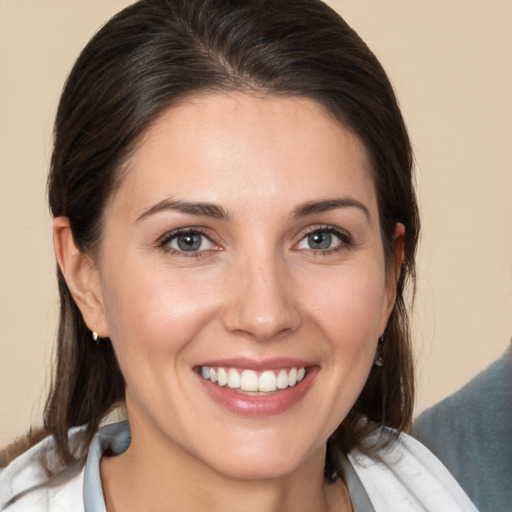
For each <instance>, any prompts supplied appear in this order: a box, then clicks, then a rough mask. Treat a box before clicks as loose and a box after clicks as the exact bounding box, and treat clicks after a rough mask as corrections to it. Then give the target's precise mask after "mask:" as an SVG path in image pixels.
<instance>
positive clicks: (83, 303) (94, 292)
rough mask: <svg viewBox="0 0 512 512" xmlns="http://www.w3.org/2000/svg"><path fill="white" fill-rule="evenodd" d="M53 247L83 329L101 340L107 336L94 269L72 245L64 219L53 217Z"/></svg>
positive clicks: (91, 260)
mask: <svg viewBox="0 0 512 512" xmlns="http://www.w3.org/2000/svg"><path fill="white" fill-rule="evenodd" d="M53 248H54V251H55V256H56V258H57V262H58V264H59V267H60V270H61V272H62V274H63V276H64V279H65V280H66V284H67V285H68V288H69V291H70V292H71V295H72V296H73V298H74V300H75V302H76V305H77V306H78V308H79V309H80V311H81V313H82V316H83V318H84V321H85V323H86V325H87V327H88V328H89V329H90V330H91V331H95V332H96V333H98V335H99V336H100V337H101V338H106V337H108V327H107V322H106V319H105V310H104V306H103V296H102V291H101V279H100V274H99V271H98V268H97V266H96V265H95V263H94V261H93V259H92V257H91V256H89V255H88V254H86V253H84V252H82V251H80V250H79V249H78V247H77V246H76V245H75V240H74V238H73V233H72V232H71V228H70V226H69V219H68V218H67V217H57V218H56V219H55V220H54V222H53Z"/></svg>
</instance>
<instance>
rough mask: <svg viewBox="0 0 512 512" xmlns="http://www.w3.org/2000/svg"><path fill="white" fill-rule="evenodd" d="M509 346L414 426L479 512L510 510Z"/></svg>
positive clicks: (511, 365) (511, 416)
mask: <svg viewBox="0 0 512 512" xmlns="http://www.w3.org/2000/svg"><path fill="white" fill-rule="evenodd" d="M511 348H512V347H509V350H507V352H505V354H503V356H502V357H500V358H499V359H498V360H497V361H495V362H494V363H493V364H491V365H490V366H489V367H488V368H486V369H485V370H484V371H483V372H482V373H480V374H479V375H477V376H476V377H475V378H474V379H473V380H471V381H470V382H469V383H468V384H467V385H466V386H464V387H463V388H462V389H461V390H459V391H458V392H457V393H455V394H453V395H451V396H449V397H448V398H446V399H445V400H443V401H442V402H440V403H439V404H437V405H435V406H434V407H432V408H430V409H428V410H427V411H425V412H424V413H423V414H421V416H420V417H419V418H418V420H417V421H416V423H415V425H414V428H413V435H414V436H415V437H416V438H417V439H418V440H419V441H421V442H422V443H423V444H425V445H426V446H427V447H428V448H429V449H430V450H431V451H432V452H434V454H435V455H436V456H437V457H438V458H439V459H440V460H441V462H443V463H444V465H445V466H446V467H447V468H448V469H449V470H450V472H451V473H452V474H453V476H454V477H455V478H456V479H457V480H458V482H459V484H460V485H461V487H462V488H463V489H464V490H465V491H466V493H467V494H468V496H469V497H470V498H471V499H472V500H473V502H474V503H475V505H476V506H477V508H478V509H479V510H480V512H510V511H511V510H512V350H511Z"/></svg>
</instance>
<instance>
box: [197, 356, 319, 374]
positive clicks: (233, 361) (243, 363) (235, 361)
mask: <svg viewBox="0 0 512 512" xmlns="http://www.w3.org/2000/svg"><path fill="white" fill-rule="evenodd" d="M202 366H208V367H210V368H211V367H222V368H238V369H241V370H254V371H256V372H258V371H261V372H263V371H265V370H275V369H282V368H308V367H310V366H315V364H314V363H312V362H311V361H305V360H301V359H294V358H289V357H275V358H270V359H264V360H257V359H248V358H245V357H235V358H230V359H216V360H208V361H204V362H202V363H200V364H198V365H196V367H198V368H200V367H202Z"/></svg>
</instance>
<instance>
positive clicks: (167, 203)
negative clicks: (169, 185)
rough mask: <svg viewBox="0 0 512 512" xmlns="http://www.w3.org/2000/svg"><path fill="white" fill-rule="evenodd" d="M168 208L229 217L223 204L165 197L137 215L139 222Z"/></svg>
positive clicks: (216, 216) (192, 213)
mask: <svg viewBox="0 0 512 512" xmlns="http://www.w3.org/2000/svg"><path fill="white" fill-rule="evenodd" d="M166 210H176V211H179V212H182V213H187V214H189V215H198V216H202V217H212V218H213V219H227V218H229V215H228V213H227V212H226V210H224V208H222V206H219V205H217V204H214V203H202V202H189V201H178V200H175V199H164V200H163V201H160V202H159V203H157V204H155V205H154V206H152V207H151V208H149V210H146V211H145V212H143V213H142V214H141V215H139V216H138V217H137V222H139V221H141V220H143V219H145V218H147V217H149V216H150V215H154V214H156V213H159V212H163V211H166Z"/></svg>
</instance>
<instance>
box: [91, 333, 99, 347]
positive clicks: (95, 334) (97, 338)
mask: <svg viewBox="0 0 512 512" xmlns="http://www.w3.org/2000/svg"><path fill="white" fill-rule="evenodd" d="M99 338H100V337H99V336H98V333H97V332H96V331H92V339H93V340H94V341H95V342H96V345H99V341H98V340H99Z"/></svg>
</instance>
